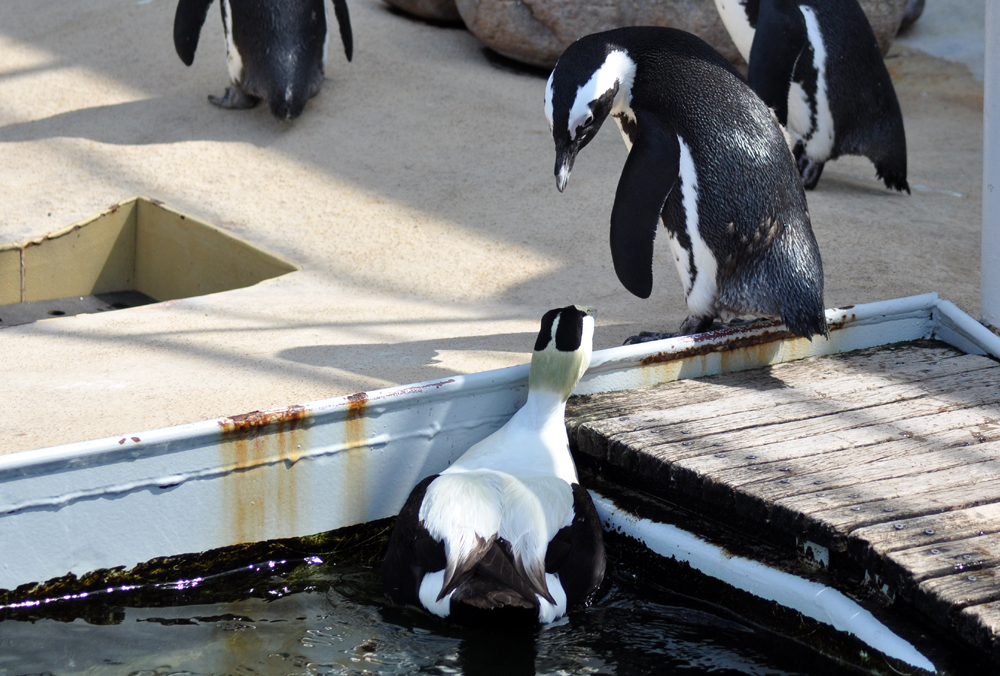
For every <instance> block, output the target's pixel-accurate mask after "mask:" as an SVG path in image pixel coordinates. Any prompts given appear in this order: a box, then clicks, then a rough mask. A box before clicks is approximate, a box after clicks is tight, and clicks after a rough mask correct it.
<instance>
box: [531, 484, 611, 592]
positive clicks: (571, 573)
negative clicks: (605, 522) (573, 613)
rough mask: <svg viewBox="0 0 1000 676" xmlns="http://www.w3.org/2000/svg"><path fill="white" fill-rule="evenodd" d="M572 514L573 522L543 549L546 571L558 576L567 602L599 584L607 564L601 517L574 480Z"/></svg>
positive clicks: (590, 590)
mask: <svg viewBox="0 0 1000 676" xmlns="http://www.w3.org/2000/svg"><path fill="white" fill-rule="evenodd" d="M573 514H574V516H573V523H571V524H570V525H568V526H566V527H565V528H563V529H561V530H560V531H559V532H558V533H556V536H555V537H554V538H552V541H551V542H549V548H548V551H547V552H546V553H545V572H546V573H552V574H556V575H558V576H559V582H560V584H562V587H563V591H565V592H566V603H567V604H568V605H573V604H574V603H578V602H580V601H582V600H584V599H585V598H586V597H587V596H588V595H590V593H591V592H593V591H594V590H595V589H597V588H598V587H599V586H600V585H601V581H602V580H604V569H605V566H606V564H607V559H606V557H605V554H604V533H603V531H602V529H601V517H600V516H598V514H597V509H595V508H594V501H593V500H591V499H590V493H588V492H587V489H585V488H584V487H583V486H581V485H580V484H573Z"/></svg>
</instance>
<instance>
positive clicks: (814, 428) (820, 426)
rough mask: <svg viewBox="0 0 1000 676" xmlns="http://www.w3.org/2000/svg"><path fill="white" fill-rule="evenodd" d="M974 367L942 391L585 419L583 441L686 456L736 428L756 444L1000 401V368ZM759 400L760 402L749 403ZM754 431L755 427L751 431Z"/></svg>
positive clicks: (876, 392) (589, 446)
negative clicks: (667, 449) (672, 449)
mask: <svg viewBox="0 0 1000 676" xmlns="http://www.w3.org/2000/svg"><path fill="white" fill-rule="evenodd" d="M974 374H975V375H972V376H969V377H967V378H965V377H963V378H962V379H961V380H960V381H953V380H952V377H950V376H949V377H946V378H942V379H940V380H941V382H940V383H938V384H937V385H938V386H940V389H939V390H938V391H937V393H936V395H935V396H927V395H925V394H924V393H921V392H917V391H915V390H914V388H912V387H911V386H908V385H903V386H887V387H879V388H876V389H873V390H864V391H860V392H858V391H855V392H850V393H845V394H843V395H842V398H841V400H836V399H833V398H827V399H824V400H823V401H822V402H816V400H815V399H809V398H808V397H806V398H804V399H803V400H800V401H792V402H791V403H775V402H774V401H773V400H771V401H766V400H763V396H757V397H748V398H747V399H748V402H747V405H748V406H753V407H754V408H753V410H751V411H744V410H738V411H736V412H733V413H725V414H721V415H720V414H719V413H718V410H717V409H716V410H715V412H714V415H713V414H712V405H711V404H694V405H689V406H679V407H677V408H675V409H672V410H669V411H648V412H646V413H640V414H635V415H629V416H623V417H617V418H612V419H608V420H601V421H593V422H589V423H586V424H584V425H581V426H580V427H579V428H578V430H577V439H576V441H577V446H578V448H579V450H580V451H581V452H583V453H587V454H589V455H593V456H596V457H604V456H608V455H609V454H610V453H611V452H612V451H614V450H615V449H616V447H619V448H618V452H621V451H622V449H623V448H626V449H627V448H635V449H642V450H643V451H645V452H659V451H658V450H657V449H658V447H660V446H664V445H668V444H680V445H681V448H680V449H676V453H677V456H676V457H677V458H682V457H691V456H693V455H700V454H702V453H705V452H710V451H712V450H713V449H717V448H725V442H726V441H727V440H728V436H729V435H732V434H733V433H734V432H740V433H741V434H740V435H739V437H738V443H739V445H740V447H741V448H751V447H757V446H763V445H766V444H770V443H776V442H782V441H787V440H790V439H801V438H803V437H813V436H816V435H819V434H824V433H830V432H834V431H842V430H845V429H850V428H855V427H866V426H870V425H874V424H877V423H884V422H886V421H898V420H904V419H908V418H914V417H918V416H925V415H930V414H933V413H938V412H942V411H947V410H955V409H963V408H970V407H972V406H977V405H981V404H984V403H993V404H997V403H998V402H1000V387H998V386H997V382H998V381H1000V367H993V368H990V369H987V370H983V371H976V372H974ZM983 381H985V382H983ZM958 382H962V383H963V384H962V385H959V384H958ZM956 388H958V389H956ZM752 399H756V401H752V402H750V400H752ZM876 407H877V408H876ZM835 414H836V415H835ZM997 417H1000V410H998V411H997ZM747 430H752V434H750V433H748V432H747ZM713 435H719V436H713Z"/></svg>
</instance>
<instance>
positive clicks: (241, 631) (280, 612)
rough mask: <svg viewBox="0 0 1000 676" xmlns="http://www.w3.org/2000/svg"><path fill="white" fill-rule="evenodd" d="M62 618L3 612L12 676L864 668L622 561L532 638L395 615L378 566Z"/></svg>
mask: <svg viewBox="0 0 1000 676" xmlns="http://www.w3.org/2000/svg"><path fill="white" fill-rule="evenodd" d="M611 553H612V555H613V554H614V552H613V551H612V552H611ZM57 607H58V609H59V611H60V613H62V614H61V617H62V619H60V620H57V619H38V617H37V615H36V618H35V619H33V620H28V619H10V617H9V616H10V615H11V614H12V613H13V614H15V615H17V614H18V613H20V616H21V617H22V618H24V617H26V615H25V613H27V612H32V611H31V609H28V610H27V611H12V610H10V609H8V610H7V611H2V610H0V617H4V616H5V613H6V616H7V617H8V619H6V620H4V621H2V622H0V676H20V675H26V674H52V675H54V676H61V675H68V674H81V675H83V674H86V675H94V676H97V675H104V674H115V675H118V674H122V675H130V676H166V675H168V674H176V675H178V676H180V675H182V674H183V675H185V676H186V675H189V674H191V675H195V674H231V675H243V676H272V675H273V676H285V675H292V674H295V675H299V674H301V675H303V676H320V675H326V674H350V675H362V674H379V675H389V674H442V675H444V674H466V675H468V676H477V675H479V676H487V675H497V676H499V675H503V676H521V675H524V674H535V673H537V674H623V675H628V676H633V675H638V674H672V673H678V674H713V675H720V676H721V675H726V674H762V675H763V674H768V675H775V676H777V675H783V674H787V675H794V674H803V675H805V674H809V675H810V676H815V675H817V674H827V673H829V674H844V673H848V672H850V671H851V668H850V667H846V665H844V664H843V663H835V662H833V661H832V660H828V659H826V658H824V657H822V656H821V655H820V654H819V653H817V652H815V651H813V650H811V649H809V648H806V647H804V646H803V645H802V644H801V643H799V642H797V641H793V640H791V639H788V638H784V637H781V636H777V635H775V634H773V633H771V632H768V631H764V630H761V629H758V628H756V627H755V626H753V625H751V624H749V623H746V622H744V621H742V620H740V619H739V618H738V617H736V616H734V615H731V614H729V613H728V612H727V611H725V610H722V609H719V608H717V607H714V606H706V605H704V604H701V603H699V602H698V601H695V600H693V599H688V598H686V597H683V596H680V595H678V594H676V593H674V592H671V591H669V590H666V589H663V588H661V587H659V586H658V585H656V584H653V583H651V582H649V581H642V576H641V575H638V574H636V573H634V572H632V571H629V570H627V569H625V567H624V566H623V565H622V564H619V565H613V566H612V568H611V569H610V575H609V582H607V583H606V585H605V588H604V589H602V592H601V595H600V596H599V598H598V599H597V600H596V602H595V603H594V605H593V606H592V607H589V608H584V609H580V610H577V611H575V612H572V613H570V615H569V616H568V617H567V618H566V619H565V620H563V621H562V622H560V623H557V624H556V625H554V626H549V627H544V628H533V629H531V630H526V631H521V632H490V631H486V630H469V629H462V628H459V627H455V626H451V625H449V624H447V623H444V622H442V621H440V620H438V619H437V618H434V617H431V616H429V615H426V614H424V613H422V612H420V611H418V610H416V609H411V608H399V607H395V606H392V605H391V604H390V603H389V600H388V598H387V597H386V596H385V594H384V592H383V590H382V584H381V579H380V576H379V574H378V570H377V568H373V567H371V566H365V565H357V564H351V565H343V564H341V565H338V564H337V563H336V562H333V561H329V560H327V561H322V560H321V559H320V558H319V557H310V558H308V559H306V560H305V561H303V560H301V559H300V560H298V561H285V562H280V561H277V562H276V561H271V562H269V563H264V564H259V565H256V566H250V567H247V568H241V569H239V570H236V571H232V572H230V573H227V574H222V575H216V576H213V577H210V578H206V579H203V580H200V581H189V582H185V583H181V584H172V585H161V586H150V587H146V588H143V589H140V590H136V591H127V592H122V591H113V592H112V593H103V594H92V595H90V596H89V597H88V598H87V599H86V600H84V601H72V602H57V603H52V604H48V605H47V606H45V612H47V614H48V615H49V616H50V617H52V616H53V613H52V612H51V610H52V609H54V608H57ZM63 611H65V612H63ZM56 616H59V614H58V613H57V615H56ZM74 616H76V617H75V618H74ZM82 617H87V618H88V619H89V621H87V620H84V619H82Z"/></svg>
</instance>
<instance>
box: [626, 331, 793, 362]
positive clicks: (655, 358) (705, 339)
mask: <svg viewBox="0 0 1000 676" xmlns="http://www.w3.org/2000/svg"><path fill="white" fill-rule="evenodd" d="M780 325H781V322H780V321H777V320H775V321H773V322H769V323H768V324H765V326H780ZM745 330H746V329H745V327H744V328H742V329H721V330H719V331H709V332H707V333H702V334H697V335H695V336H693V338H694V341H695V344H694V345H692V346H691V347H687V348H684V349H683V350H678V351H677V352H660V353H658V354H651V355H649V356H648V357H645V358H644V359H643V360H642V361H640V362H639V363H640V364H641V365H643V366H651V365H652V364H662V363H664V362H671V361H678V360H681V359H690V358H692V357H703V356H705V355H709V354H712V353H713V352H722V351H724V350H727V351H731V350H745V349H747V348H750V347H754V346H757V345H766V344H768V343H774V342H777V341H780V340H785V339H787V338H792V337H793V336H792V334H791V333H789V332H788V331H765V332H764V333H762V334H758V335H754V336H741V337H738V338H737V337H734V338H731V339H729V340H727V341H726V342H724V343H717V342H709V341H710V340H715V339H716V338H718V337H720V336H725V335H727V333H728V334H729V335H733V334H737V333H741V332H742V331H745Z"/></svg>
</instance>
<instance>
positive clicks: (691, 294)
mask: <svg viewBox="0 0 1000 676" xmlns="http://www.w3.org/2000/svg"><path fill="white" fill-rule="evenodd" d="M546 115H547V117H548V119H549V122H550V124H551V126H552V134H553V140H554V142H555V146H556V156H557V159H556V177H557V186H559V187H560V188H563V187H565V184H566V181H567V180H568V176H569V172H570V171H571V169H572V165H573V162H574V160H575V157H576V154H577V152H579V150H580V149H581V148H583V147H584V146H586V145H587V143H589V142H590V140H591V139H592V138H593V137H594V135H596V133H597V131H598V130H599V129H600V126H601V124H602V123H603V122H604V120H605V119H606V118H607V117H608V116H609V115H611V116H613V117H614V118H615V120H616V122H617V123H618V125H619V127H620V129H621V131H622V135H623V137H624V138H625V141H626V144H627V145H629V147H630V152H629V157H628V159H627V161H626V163H625V167H624V169H623V171H622V176H621V179H620V181H619V184H618V191H617V193H616V196H615V204H614V208H613V210H612V215H611V251H612V259H613V261H614V264H615V271H616V273H617V274H618V277H619V279H620V280H621V282H622V284H623V285H624V286H625V287H626V288H627V289H629V291H631V292H632V293H634V294H635V295H637V296H640V297H642V298H646V297H648V296H649V295H650V292H651V289H652V256H653V239H654V236H655V231H656V227H657V224H658V222H659V220H660V218H661V217H662V219H663V223H664V225H665V226H666V229H667V232H668V235H669V237H670V240H671V248H672V250H673V252H674V258H675V263H676V265H677V268H678V272H679V273H680V275H681V280H682V283H684V285H685V293H686V296H687V301H688V308H689V311H690V312H691V316H690V317H689V318H688V320H686V321H685V325H684V326H682V329H681V330H682V332H685V333H692V332H695V331H698V330H704V329H705V328H707V326H708V325H710V324H711V320H712V319H713V318H714V317H716V316H720V314H721V313H734V314H750V313H763V314H768V315H773V316H780V317H781V318H782V319H783V320H784V322H785V324H786V326H787V327H788V328H789V329H790V330H791V331H792V332H794V333H796V334H798V335H803V336H812V335H814V334H816V333H819V334H823V335H826V332H827V329H826V321H825V314H824V311H823V304H822V295H823V272H822V263H821V260H820V256H819V250H818V247H817V246H816V241H815V238H814V237H813V234H812V229H811V225H810V222H809V215H808V212H807V209H806V203H805V193H804V192H803V188H802V183H801V181H800V179H799V177H798V174H797V171H796V168H795V165H794V162H793V159H792V156H791V153H790V151H789V147H788V142H787V139H786V137H785V136H784V134H783V132H782V129H781V128H780V126H779V125H778V124H777V122H776V121H775V119H774V116H773V114H772V113H771V111H770V110H769V109H768V108H767V106H765V105H764V104H763V102H762V101H761V100H760V98H759V97H758V96H757V95H756V94H755V93H754V92H753V91H752V90H751V89H750V87H749V86H748V85H747V83H746V82H745V80H743V78H742V77H741V76H740V74H739V73H738V72H737V71H736V70H735V69H734V68H733V67H732V65H731V64H729V62H728V61H726V60H725V59H724V58H723V57H722V56H721V55H720V54H718V53H717V52H716V51H715V50H713V49H712V48H711V47H710V46H709V45H707V44H706V43H705V42H704V41H702V40H700V39H699V38H697V37H695V36H693V35H691V34H689V33H685V32H683V31H679V30H675V29H671V28H652V27H637V28H621V29H616V30H612V31H607V32H605V33H597V34H594V35H588V36H585V37H583V38H580V39H579V40H578V41H577V42H575V43H574V44H573V45H571V46H570V47H569V48H568V49H567V50H566V51H565V52H564V54H563V55H562V56H561V57H560V59H559V61H558V62H557V64H556V67H555V69H554V70H553V73H552V75H551V76H550V79H549V83H548V85H547V91H546Z"/></svg>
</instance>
